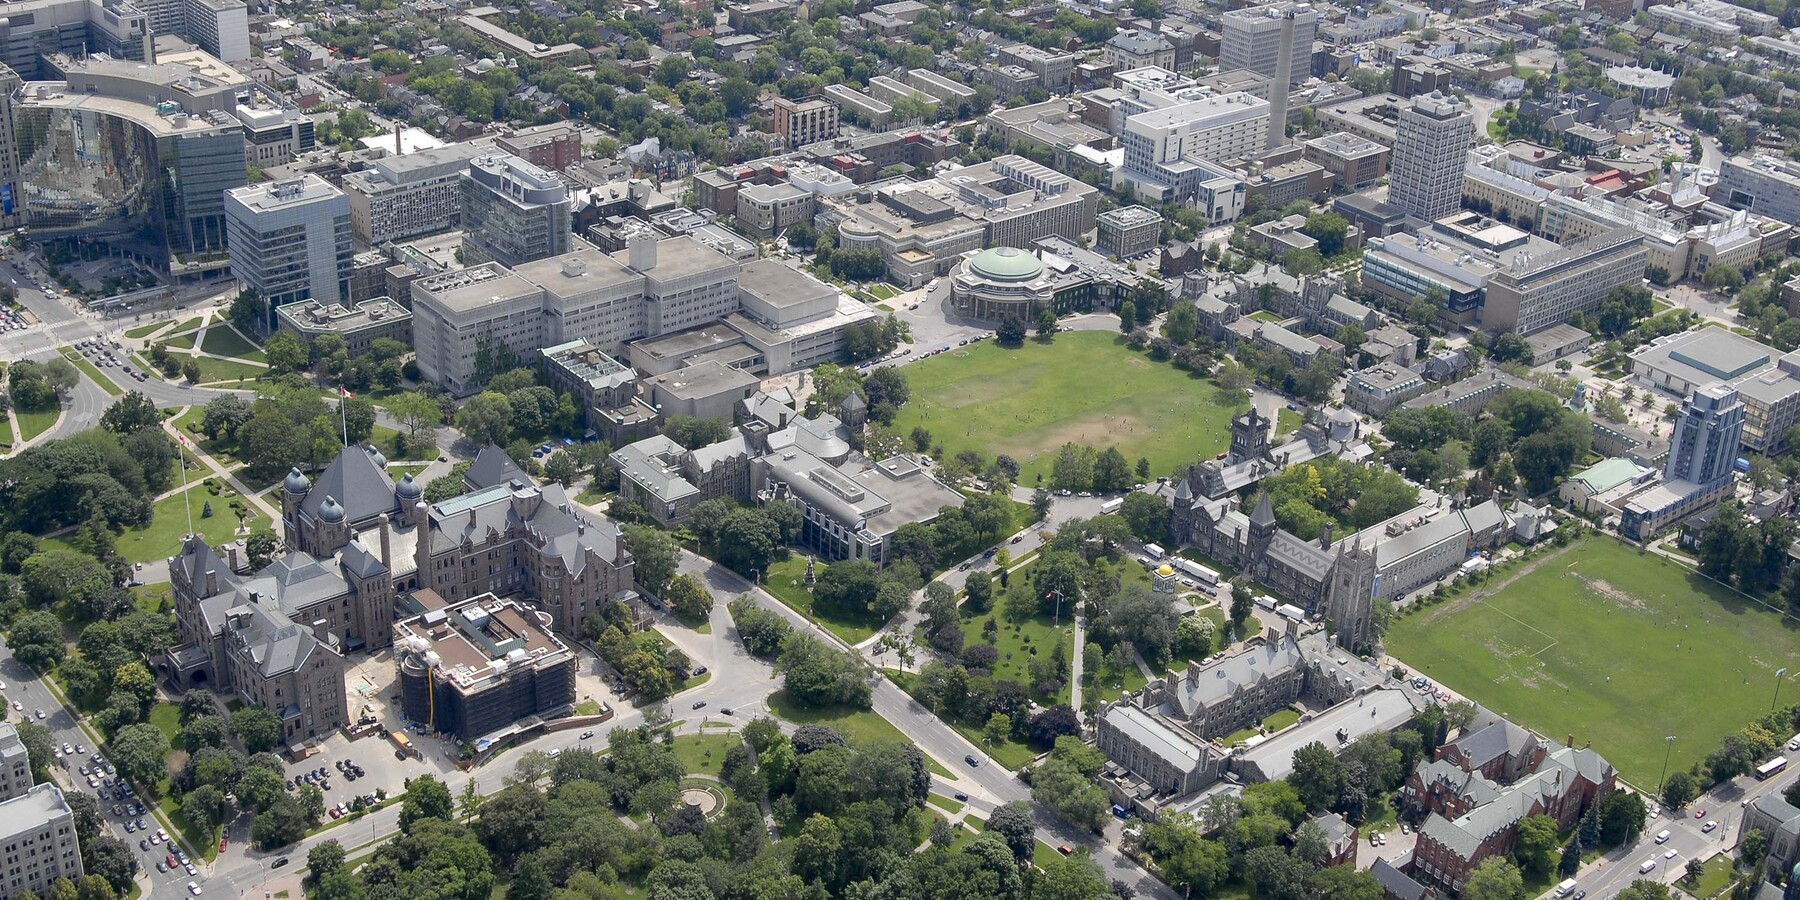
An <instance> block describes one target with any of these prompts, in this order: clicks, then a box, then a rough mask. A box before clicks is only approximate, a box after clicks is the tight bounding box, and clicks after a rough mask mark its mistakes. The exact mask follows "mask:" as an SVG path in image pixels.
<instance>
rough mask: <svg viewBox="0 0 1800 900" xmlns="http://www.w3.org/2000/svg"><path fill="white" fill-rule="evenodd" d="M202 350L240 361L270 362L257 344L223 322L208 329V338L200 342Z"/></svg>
mask: <svg viewBox="0 0 1800 900" xmlns="http://www.w3.org/2000/svg"><path fill="white" fill-rule="evenodd" d="M200 349H201V350H202V351H204V352H207V353H216V354H218V355H219V356H235V357H237V358H239V359H247V360H251V361H254V362H263V363H266V362H268V361H269V358H268V357H267V356H265V355H263V352H262V351H261V350H258V349H257V348H256V345H255V344H253V343H251V342H250V341H249V340H247V339H245V337H244V336H243V335H241V334H238V333H237V329H235V328H233V327H231V326H230V325H227V324H225V323H223V322H221V323H218V324H216V325H214V326H213V327H211V328H208V329H206V337H205V339H203V340H202V341H201V342H200Z"/></svg>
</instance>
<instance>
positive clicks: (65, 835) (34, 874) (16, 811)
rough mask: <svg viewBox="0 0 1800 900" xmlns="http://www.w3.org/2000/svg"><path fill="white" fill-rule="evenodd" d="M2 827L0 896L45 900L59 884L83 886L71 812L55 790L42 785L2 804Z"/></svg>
mask: <svg viewBox="0 0 1800 900" xmlns="http://www.w3.org/2000/svg"><path fill="white" fill-rule="evenodd" d="M0 823H3V824H0V850H3V851H5V854H6V857H7V865H6V872H5V873H4V874H0V894H4V895H5V896H7V897H18V896H21V895H23V894H24V893H25V892H26V891H30V892H31V893H32V894H34V895H36V896H39V897H48V896H50V895H52V894H53V893H55V892H54V891H52V890H51V886H52V885H54V884H55V883H56V882H57V881H59V880H67V881H69V882H71V883H75V882H79V881H81V877H82V867H81V839H80V838H78V837H77V836H76V834H75V811H74V810H73V809H71V808H70V807H69V801H68V799H67V798H65V797H64V796H63V793H62V790H61V789H59V788H57V786H56V785H54V784H40V785H37V786H36V787H33V788H31V789H30V790H28V791H26V792H25V793H23V794H20V795H19V796H17V797H14V798H12V799H11V800H8V801H6V802H4V803H0Z"/></svg>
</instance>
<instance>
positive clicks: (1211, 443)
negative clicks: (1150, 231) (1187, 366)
mask: <svg viewBox="0 0 1800 900" xmlns="http://www.w3.org/2000/svg"><path fill="white" fill-rule="evenodd" d="M906 376H907V379H908V380H909V381H910V383H911V385H912V400H911V402H909V403H907V405H906V406H905V408H903V409H902V410H901V411H900V415H899V417H898V418H897V419H896V420H895V422H894V428H895V431H896V432H897V433H898V434H902V435H905V434H909V433H910V432H911V431H912V429H913V428H914V427H915V426H920V425H922V426H924V427H925V428H926V430H928V431H930V432H931V436H932V441H933V443H936V444H942V445H943V447H944V452H945V454H946V455H950V456H954V455H955V454H956V453H957V452H959V451H962V450H975V451H978V452H980V453H981V454H982V455H983V456H986V457H992V456H994V455H995V454H1000V453H1005V454H1008V455H1010V456H1012V457H1013V458H1014V459H1017V460H1018V461H1019V463H1020V465H1021V467H1022V468H1023V470H1024V471H1023V475H1022V476H1021V478H1020V480H1019V483H1020V484H1026V485H1029V484H1033V483H1035V481H1036V477H1035V476H1037V475H1043V476H1044V477H1045V478H1046V479H1048V478H1049V477H1050V465H1051V463H1052V462H1053V461H1054V460H1055V458H1056V451H1057V449H1058V448H1060V447H1061V446H1062V445H1063V444H1065V443H1070V442H1073V443H1076V444H1083V445H1086V446H1089V447H1094V448H1095V449H1104V448H1105V447H1106V446H1107V445H1109V444H1111V445H1114V446H1117V447H1118V448H1119V451H1120V452H1121V453H1124V454H1125V458H1126V459H1127V460H1130V461H1132V462H1134V463H1135V462H1136V460H1137V459H1138V457H1140V456H1141V457H1146V458H1148V459H1149V460H1150V470H1151V472H1153V473H1155V474H1158V475H1161V474H1166V473H1169V472H1173V471H1174V470H1175V469H1176V467H1178V466H1184V465H1187V464H1190V463H1193V462H1195V461H1198V460H1200V459H1204V458H1208V457H1211V456H1212V455H1213V454H1215V453H1218V452H1219V451H1220V450H1223V449H1225V447H1226V446H1227V445H1228V444H1229V443H1230V441H1231V433H1230V425H1231V417H1232V416H1233V415H1234V414H1236V413H1237V412H1239V411H1240V410H1242V409H1244V408H1245V407H1246V406H1247V405H1248V400H1247V398H1246V397H1244V396H1243V395H1242V394H1237V395H1233V394H1231V393H1229V392H1226V391H1223V390H1221V389H1219V388H1218V387H1217V386H1216V385H1214V384H1213V383H1212V382H1211V381H1208V380H1206V379H1204V378H1196V377H1194V376H1192V375H1189V374H1188V373H1186V372H1183V371H1180V370H1179V369H1176V368H1175V367H1174V366H1172V365H1170V364H1168V363H1159V362H1154V361H1152V360H1150V359H1149V358H1148V357H1146V356H1144V355H1143V354H1141V353H1135V352H1133V351H1132V350H1131V349H1130V348H1129V347H1127V346H1125V344H1124V338H1123V337H1121V336H1119V335H1118V334H1115V333H1112V332H1102V331H1071V332H1064V333H1062V334H1059V335H1057V336H1056V338H1055V340H1054V341H1053V342H1052V343H1049V344H1040V343H1038V342H1036V341H1031V340H1028V341H1026V342H1025V344H1024V345H1023V346H1016V347H1015V346H1007V347H1003V346H1001V345H1000V344H998V343H996V342H994V341H981V342H978V343H975V344H970V345H969V346H967V347H958V348H955V349H953V350H951V351H950V352H949V353H944V354H940V355H938V356H935V357H932V358H931V359H926V360H921V361H919V362H917V363H913V364H912V365H909V366H907V367H906Z"/></svg>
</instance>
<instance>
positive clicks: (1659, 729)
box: [1387, 537, 1800, 787]
mask: <svg viewBox="0 0 1800 900" xmlns="http://www.w3.org/2000/svg"><path fill="white" fill-rule="evenodd" d="M1387 646H1388V652H1389V653H1391V654H1392V655H1393V656H1395V657H1396V658H1398V659H1400V660H1402V661H1404V662H1406V663H1408V664H1409V665H1412V666H1415V667H1417V668H1418V669H1419V670H1420V671H1421V672H1423V673H1424V674H1425V675H1426V676H1427V677H1429V678H1432V679H1434V680H1437V681H1441V682H1443V683H1444V684H1445V685H1447V686H1448V687H1450V688H1451V689H1453V690H1455V691H1457V692H1459V693H1462V694H1464V695H1465V696H1468V697H1469V698H1471V699H1473V700H1475V701H1477V702H1479V703H1481V704H1483V705H1485V706H1487V707H1489V708H1490V709H1493V710H1494V711H1495V712H1497V713H1499V714H1501V715H1503V716H1506V717H1507V718H1509V719H1512V720H1513V721H1515V722H1518V723H1520V724H1522V725H1525V726H1527V727H1529V728H1531V729H1533V730H1534V731H1537V732H1538V733H1540V734H1544V735H1549V736H1552V737H1553V739H1556V740H1561V739H1563V738H1565V737H1567V736H1568V735H1571V734H1573V735H1574V736H1575V740H1576V741H1578V742H1586V741H1590V740H1591V741H1593V743H1594V747H1595V749H1597V750H1599V751H1600V752H1601V753H1602V754H1603V755H1605V756H1606V758H1607V760H1608V761H1610V762H1611V763H1612V764H1613V765H1615V766H1617V767H1618V769H1619V771H1620V773H1621V774H1622V775H1623V776H1624V778H1625V779H1626V780H1628V781H1630V782H1632V783H1633V784H1635V785H1637V786H1640V787H1648V786H1651V785H1654V784H1655V783H1656V779H1657V773H1658V772H1659V771H1660V770H1661V767H1662V764H1663V755H1664V751H1665V750H1666V749H1668V748H1667V746H1666V745H1665V743H1664V741H1663V738H1664V736H1665V735H1670V734H1673V735H1678V740H1676V742H1675V744H1674V748H1673V754H1674V755H1673V756H1672V757H1671V759H1670V761H1669V771H1671V772H1674V771H1679V770H1681V769H1684V768H1686V767H1688V766H1689V765H1691V764H1693V763H1694V762H1697V761H1699V760H1700V759H1702V758H1703V757H1704V756H1705V755H1706V754H1707V753H1708V752H1710V751H1711V750H1713V749H1714V748H1716V747H1717V746H1718V745H1719V740H1720V739H1721V738H1722V737H1724V736H1725V735H1726V734H1729V733H1731V732H1734V731H1737V730H1738V729H1739V728H1742V727H1743V726H1744V724H1745V723H1747V722H1749V721H1751V720H1752V719H1754V718H1756V717H1757V716H1760V715H1762V714H1764V713H1766V712H1767V711H1768V706H1769V702H1770V700H1769V698H1770V697H1771V696H1772V691H1773V690H1774V684H1775V682H1774V680H1773V676H1774V672H1775V670H1776V669H1778V668H1781V667H1783V666H1786V667H1790V668H1794V667H1800V635H1797V634H1796V632H1795V630H1794V629H1793V628H1791V627H1790V624H1789V623H1787V622H1784V621H1783V618H1782V616H1781V615H1780V614H1779V613H1776V612H1774V611H1772V610H1769V609H1767V608H1765V607H1763V606H1760V605H1758V604H1755V603H1752V602H1751V601H1749V600H1746V599H1744V598H1743V597H1741V596H1739V595H1737V594H1735V593H1733V592H1731V591H1728V590H1726V589H1724V588H1721V587H1719V586H1717V585H1715V584H1713V583H1711V582H1708V581H1706V580H1705V579H1703V578H1701V577H1700V576H1698V575H1696V574H1693V573H1691V572H1688V571H1686V570H1684V569H1683V568H1682V567H1680V566H1679V565H1677V564H1675V563H1673V562H1670V561H1668V560H1665V559H1662V558H1661V557H1658V556H1655V555H1652V554H1645V553H1640V552H1638V551H1637V550H1635V549H1634V548H1630V547H1627V546H1625V545H1623V544H1620V543H1619V542H1617V541H1614V540H1612V539H1610V538H1604V537H1590V538H1588V539H1586V540H1583V541H1579V542H1577V543H1575V544H1572V545H1571V546H1570V547H1568V548H1567V549H1564V550H1560V551H1555V552H1550V553H1545V554H1542V555H1538V556H1534V557H1532V558H1530V559H1528V560H1526V561H1525V562H1524V563H1523V564H1521V565H1516V566H1509V567H1506V568H1503V569H1502V570H1501V571H1500V572H1499V573H1497V574H1496V575H1495V576H1494V580H1492V581H1489V582H1486V583H1484V584H1482V585H1479V586H1477V587H1476V588H1475V589H1474V590H1472V591H1470V592H1467V593H1462V594H1458V595H1456V596H1453V597H1452V598H1451V599H1449V600H1446V601H1444V602H1442V603H1439V604H1436V605H1433V606H1430V607H1427V608H1424V609H1421V610H1419V611H1417V612H1414V613H1412V614H1410V615H1407V616H1404V617H1402V618H1400V619H1398V620H1396V621H1395V623H1394V626H1393V628H1392V629H1391V630H1390V632H1389V634H1388V639H1387ZM1650 710H1654V711H1655V714H1654V715H1647V714H1646V711H1650Z"/></svg>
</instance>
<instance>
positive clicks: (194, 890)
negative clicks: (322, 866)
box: [188, 866, 200, 897]
mask: <svg viewBox="0 0 1800 900" xmlns="http://www.w3.org/2000/svg"><path fill="white" fill-rule="evenodd" d="M188 868H190V869H192V868H193V866H189V867H188ZM188 893H190V894H193V895H194V896H196V897H198V896H200V886H199V885H197V884H195V883H193V882H191V881H190V882H188Z"/></svg>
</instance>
